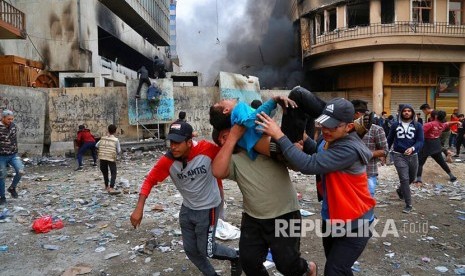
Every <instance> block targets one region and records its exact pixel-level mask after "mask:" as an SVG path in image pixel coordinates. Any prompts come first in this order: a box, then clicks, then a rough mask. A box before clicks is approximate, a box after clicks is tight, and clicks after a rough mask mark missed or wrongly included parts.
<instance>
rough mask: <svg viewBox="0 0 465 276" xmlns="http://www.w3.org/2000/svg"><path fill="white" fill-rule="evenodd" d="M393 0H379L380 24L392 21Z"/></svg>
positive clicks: (393, 12) (393, 11)
mask: <svg viewBox="0 0 465 276" xmlns="http://www.w3.org/2000/svg"><path fill="white" fill-rule="evenodd" d="M394 15H395V8H394V0H381V24H389V23H394Z"/></svg>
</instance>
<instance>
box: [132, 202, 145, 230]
mask: <svg viewBox="0 0 465 276" xmlns="http://www.w3.org/2000/svg"><path fill="white" fill-rule="evenodd" d="M143 213H144V210H143V209H140V208H137V207H136V209H134V211H133V212H132V214H131V218H130V219H131V224H132V226H134V229H136V228H137V227H138V226H139V225H140V223H141V221H142V216H143Z"/></svg>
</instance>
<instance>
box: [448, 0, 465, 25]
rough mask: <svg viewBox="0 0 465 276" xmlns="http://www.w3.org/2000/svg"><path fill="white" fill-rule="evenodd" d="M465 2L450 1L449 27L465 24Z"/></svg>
mask: <svg viewBox="0 0 465 276" xmlns="http://www.w3.org/2000/svg"><path fill="white" fill-rule="evenodd" d="M464 6H465V0H449V25H463V24H464V19H463V15H464Z"/></svg>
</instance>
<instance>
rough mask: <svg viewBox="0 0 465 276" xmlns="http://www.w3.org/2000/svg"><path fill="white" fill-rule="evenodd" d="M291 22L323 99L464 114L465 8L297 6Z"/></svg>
mask: <svg viewBox="0 0 465 276" xmlns="http://www.w3.org/2000/svg"><path fill="white" fill-rule="evenodd" d="M292 14H293V20H294V22H295V25H296V26H297V27H298V28H297V29H298V32H299V37H300V45H301V50H302V59H303V64H304V69H305V73H306V80H307V81H308V83H307V84H306V86H308V87H309V88H310V89H311V90H312V91H316V92H318V94H319V95H320V96H321V97H323V98H332V97H335V96H342V97H346V98H348V99H355V98H358V99H363V100H366V101H368V102H369V108H370V109H372V110H373V111H375V112H377V113H378V114H379V113H381V112H382V111H386V112H388V113H390V114H396V112H397V109H398V105H399V104H403V103H410V104H412V105H413V106H414V108H417V109H418V108H419V106H420V105H421V104H423V103H425V102H428V103H430V104H432V105H433V106H435V107H436V108H439V109H445V110H446V111H447V112H448V113H450V112H452V110H453V109H454V108H457V107H458V108H459V111H460V112H461V113H465V0H339V1H338V0H295V1H294V5H293V12H292ZM323 92H331V93H323Z"/></svg>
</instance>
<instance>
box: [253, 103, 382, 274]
mask: <svg viewBox="0 0 465 276" xmlns="http://www.w3.org/2000/svg"><path fill="white" fill-rule="evenodd" d="M354 113H355V111H354V106H353V105H352V103H351V102H349V101H348V100H346V99H343V98H336V99H332V100H331V101H329V102H328V103H327V104H326V106H325V108H324V110H323V113H322V115H321V116H320V117H318V118H317V119H316V120H315V122H317V123H318V124H320V125H321V129H322V136H323V140H324V141H322V142H321V144H320V145H319V146H318V147H317V146H316V144H315V146H314V150H313V154H311V155H308V154H306V153H304V152H302V151H300V150H299V149H298V148H297V147H296V146H295V145H294V144H292V142H291V141H290V140H289V139H288V138H287V137H286V136H285V135H284V133H283V132H282V131H281V130H280V128H279V126H278V125H277V124H276V122H274V121H273V120H272V119H271V118H270V117H269V116H267V115H266V114H259V115H258V116H257V117H258V120H257V124H259V125H261V126H262V128H263V132H264V133H266V134H268V135H270V136H271V137H272V138H274V139H276V140H277V141H278V143H279V145H280V147H281V149H282V151H283V154H284V156H285V158H286V160H287V161H288V162H289V163H291V164H292V166H293V167H295V168H296V169H297V170H298V171H301V172H302V173H304V174H320V175H321V182H320V183H319V184H318V185H317V189H318V192H319V194H320V195H321V197H322V208H321V215H322V218H323V222H322V233H325V234H326V235H323V236H324V237H323V238H322V239H323V247H324V251H325V256H326V265H325V270H324V275H352V270H351V267H352V265H353V264H354V262H355V261H356V260H357V258H358V257H359V256H360V255H361V254H362V252H363V250H364V249H365V246H366V245H367V243H368V240H369V239H370V236H371V233H370V231H369V228H368V227H369V225H370V224H371V223H372V222H373V220H374V207H375V204H376V203H375V200H374V199H373V197H372V196H371V195H370V192H369V190H368V183H367V182H368V180H367V173H366V165H367V164H368V161H369V160H370V159H371V158H372V156H373V154H372V153H371V151H370V150H369V149H368V148H367V147H366V145H365V144H364V143H363V142H362V140H360V138H359V137H358V136H357V134H356V133H355V131H353V130H354V123H353V119H354ZM335 226H339V229H341V228H340V226H342V227H343V229H344V231H343V232H342V234H341V232H339V233H335V232H333V231H334V230H335V229H334V228H333V227H335Z"/></svg>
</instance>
